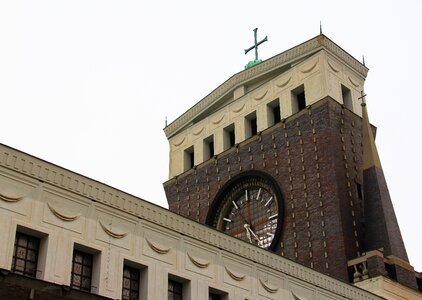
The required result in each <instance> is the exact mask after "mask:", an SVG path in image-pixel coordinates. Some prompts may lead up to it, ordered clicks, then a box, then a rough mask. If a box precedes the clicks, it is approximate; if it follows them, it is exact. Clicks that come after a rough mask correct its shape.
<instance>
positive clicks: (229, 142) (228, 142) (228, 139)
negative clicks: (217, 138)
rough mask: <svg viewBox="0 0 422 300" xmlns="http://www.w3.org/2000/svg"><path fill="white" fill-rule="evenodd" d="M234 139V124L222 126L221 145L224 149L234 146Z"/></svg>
mask: <svg viewBox="0 0 422 300" xmlns="http://www.w3.org/2000/svg"><path fill="white" fill-rule="evenodd" d="M235 141H236V137H235V131H234V124H231V125H229V126H227V127H226V128H224V134H223V146H224V150H226V149H229V148H231V147H233V146H234V143H235Z"/></svg>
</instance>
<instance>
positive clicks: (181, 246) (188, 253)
mask: <svg viewBox="0 0 422 300" xmlns="http://www.w3.org/2000/svg"><path fill="white" fill-rule="evenodd" d="M0 226H1V228H2V230H1V231H0V239H1V241H2V243H1V244H0V268H1V269H5V270H10V269H11V264H12V256H13V247H14V240H15V235H16V232H17V231H19V232H23V233H28V234H30V235H33V236H37V237H39V238H40V239H41V245H40V252H39V257H38V268H37V278H39V279H41V280H44V281H47V282H54V283H57V284H60V285H64V286H69V285H70V273H71V263H72V253H73V249H74V248H75V247H76V248H78V249H82V250H84V251H89V252H91V253H92V254H94V274H93V282H92V286H93V287H92V289H91V292H92V293H96V294H99V295H102V296H106V297H109V298H112V299H119V298H120V297H121V289H122V269H123V264H124V263H126V264H130V265H132V266H135V267H137V268H139V269H141V297H142V299H167V282H168V278H169V277H171V278H176V279H177V280H179V281H181V282H183V283H184V293H185V298H184V299H208V291H209V289H214V290H218V291H220V292H222V293H223V294H224V296H223V299H235V300H240V299H293V300H297V299H301V300H305V299H306V300H313V299H368V300H369V299H382V298H380V297H378V296H375V295H374V294H371V293H369V292H367V291H365V290H362V289H360V288H357V287H354V286H352V285H350V284H347V283H344V282H341V281H338V280H335V279H333V278H331V277H329V276H326V275H323V274H321V273H318V272H315V271H313V270H311V269H308V268H306V267H303V266H301V265H299V264H296V263H294V262H292V261H289V260H287V259H285V258H283V257H280V256H278V255H276V254H273V253H271V252H269V251H266V250H263V249H260V248H258V247H256V246H253V245H250V244H248V243H245V242H243V241H241V240H238V239H235V238H233V237H230V236H228V235H225V234H223V233H221V232H218V231H216V230H214V229H212V228H209V227H207V226H204V225H201V224H198V223H196V222H194V221H191V220H189V219H186V218H183V217H181V216H178V215H176V214H174V213H171V212H170V211H168V210H166V209H164V208H162V207H159V206H156V205H153V204H151V203H149V202H146V201H144V200H142V199H139V198H136V197H134V196H131V195H129V194H126V193H124V192H122V191H119V190H116V189H114V188H112V187H110V186H107V185H104V184H102V183H99V182H96V181H94V180H91V179H89V178H86V177H83V176H81V175H78V174H76V173H73V172H71V171H68V170H65V169H62V168H60V167H58V166H56V165H53V164H50V163H48V162H45V161H43V160H40V159H37V158H35V157H33V156H30V155H28V154H25V153H22V152H20V151H18V150H15V149H12V148H9V147H7V146H5V145H0ZM397 299H399V298H397ZM400 299H401V298H400Z"/></svg>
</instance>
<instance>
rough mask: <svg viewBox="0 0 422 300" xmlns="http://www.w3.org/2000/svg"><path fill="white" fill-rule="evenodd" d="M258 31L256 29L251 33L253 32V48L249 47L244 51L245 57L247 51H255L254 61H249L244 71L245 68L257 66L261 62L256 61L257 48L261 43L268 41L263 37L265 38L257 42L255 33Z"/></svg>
mask: <svg viewBox="0 0 422 300" xmlns="http://www.w3.org/2000/svg"><path fill="white" fill-rule="evenodd" d="M257 31H258V28H255V29H254V30H253V32H254V45H253V46H251V47H249V48H248V49H245V55H246V54H247V53H248V52H249V51H251V50H252V49H255V60H253V61H250V62H249V63H248V64H247V65H246V66H245V69H247V68H250V67H252V66H254V65H257V64H259V63H260V62H261V61H262V60H260V59H258V46H259V45H261V44H262V43H264V42H266V41H268V37H267V36H265V38H264V39H262V40H261V41H260V42H258V40H257V34H256V32H257Z"/></svg>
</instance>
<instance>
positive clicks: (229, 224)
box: [164, 32, 421, 289]
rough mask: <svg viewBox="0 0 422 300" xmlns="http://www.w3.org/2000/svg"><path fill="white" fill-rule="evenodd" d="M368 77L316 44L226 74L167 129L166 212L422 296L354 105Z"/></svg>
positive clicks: (338, 274)
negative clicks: (389, 281) (381, 279)
mask: <svg viewBox="0 0 422 300" xmlns="http://www.w3.org/2000/svg"><path fill="white" fill-rule="evenodd" d="M255 33H256V32H255ZM367 72H368V69H367V68H366V67H365V65H363V64H361V63H360V62H359V61H357V60H356V59H354V58H353V57H352V56H351V55H349V54H348V53H347V52H346V51H344V50H343V49H342V48H340V47H339V46H338V45H336V44H335V43H334V42H332V41H331V40H330V39H328V38H327V37H326V36H324V35H322V34H321V35H319V36H317V37H315V38H313V39H311V40H308V41H306V42H304V43H302V44H300V45H298V46H296V47H293V48H291V49H289V50H287V51H285V52H282V53H280V54H278V55H276V56H274V57H272V58H270V59H268V60H265V61H263V62H262V63H259V62H258V63H256V64H252V66H251V67H250V68H247V69H245V70H244V71H241V72H239V73H237V74H235V75H233V76H232V77H231V78H229V79H228V80H227V81H225V82H224V83H223V84H222V85H220V86H219V87H217V88H216V89H215V90H214V91H212V92H211V93H210V94H209V95H208V96H206V97H205V98H204V99H202V100H201V101H199V102H198V103H197V104H195V105H194V106H193V107H192V108H191V109H189V110H188V111H186V112H185V113H184V114H182V115H181V116H180V117H179V118H177V119H176V120H175V121H174V122H172V123H171V124H169V125H168V126H167V127H166V128H165V129H164V131H165V134H166V136H167V138H168V140H169V144H170V168H169V180H168V181H167V182H165V183H164V188H165V191H166V195H167V199H168V204H169V209H170V210H171V211H174V212H176V213H178V214H181V215H183V216H186V217H188V218H191V219H193V220H196V221H198V222H200V223H205V224H208V225H210V226H213V227H216V228H217V229H218V230H221V231H224V232H226V233H227V234H230V235H233V236H236V237H238V238H240V239H243V240H244V241H245V242H247V243H252V244H255V245H256V246H258V247H262V248H265V249H268V250H269V251H273V252H275V253H278V254H279V255H281V256H283V257H286V258H288V259H291V260H293V261H296V262H298V263H300V264H303V265H305V266H307V267H310V268H312V269H315V270H317V271H319V272H322V273H325V274H328V275H330V276H332V277H335V278H337V279H340V280H343V281H347V282H354V283H359V282H363V281H365V279H368V278H372V277H375V276H378V275H382V276H386V277H390V278H392V279H394V280H396V281H398V282H399V283H401V284H403V285H406V286H408V287H410V288H413V289H418V283H419V288H420V287H421V282H420V280H419V279H416V276H415V272H414V270H413V268H412V267H411V266H410V265H409V263H408V258H407V254H406V250H405V247H404V244H403V241H402V238H401V235H400V230H399V227H398V224H397V221H396V217H395V214H394V210H393V206H392V204H391V200H390V197H389V194H388V189H387V186H386V183H385V179H384V175H383V173H382V168H381V163H380V160H379V158H378V154H377V152H376V147H375V143H374V136H373V134H374V133H375V131H376V129H375V127H373V126H371V125H370V124H369V120H368V117H367V112H366V106H361V100H359V99H360V98H361V99H362V98H363V97H362V94H361V93H362V91H363V90H364V82H365V78H366V75H367ZM362 100H363V99H362ZM418 280H419V281H418Z"/></svg>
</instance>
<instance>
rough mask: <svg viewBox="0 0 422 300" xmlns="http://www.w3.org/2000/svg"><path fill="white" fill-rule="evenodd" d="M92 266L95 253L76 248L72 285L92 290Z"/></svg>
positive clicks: (79, 288)
mask: <svg viewBox="0 0 422 300" xmlns="http://www.w3.org/2000/svg"><path fill="white" fill-rule="evenodd" d="M92 267H93V255H92V254H89V253H85V252H83V251H80V250H76V249H74V250H73V259H72V276H71V277H72V278H71V282H70V285H71V287H72V288H75V289H78V290H82V291H87V292H90V291H91V281H92Z"/></svg>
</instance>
